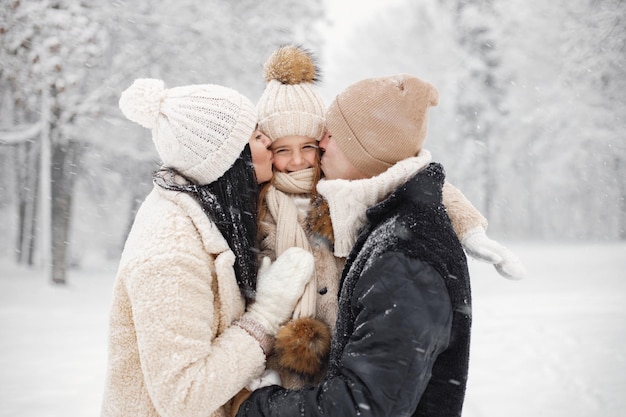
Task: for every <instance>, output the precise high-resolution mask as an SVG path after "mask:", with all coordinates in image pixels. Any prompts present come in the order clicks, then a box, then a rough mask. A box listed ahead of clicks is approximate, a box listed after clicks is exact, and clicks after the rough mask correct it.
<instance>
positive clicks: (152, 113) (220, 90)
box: [119, 79, 256, 185]
mask: <svg viewBox="0 0 626 417" xmlns="http://www.w3.org/2000/svg"><path fill="white" fill-rule="evenodd" d="M119 106H120V109H122V112H123V113H124V115H125V116H126V117H127V118H128V119H130V120H132V121H133V122H136V123H139V124H140V125H142V126H144V127H146V128H148V129H152V140H153V142H154V144H155V145H156V149H157V152H158V154H159V156H160V157H161V160H162V161H163V165H165V166H167V167H170V168H174V169H176V170H178V171H179V172H180V173H181V174H182V175H184V176H186V177H188V178H190V179H192V180H194V181H195V182H197V183H198V184H199V185H203V184H209V183H212V182H213V181H215V180H217V179H218V178H220V177H221V176H222V175H223V174H224V173H225V172H226V171H228V169H229V168H230V167H231V166H232V165H233V163H234V162H235V161H236V160H237V158H238V157H239V155H240V154H241V152H242V151H243V149H244V147H245V146H246V144H247V143H248V141H249V139H250V136H251V135H252V132H253V131H254V129H255V127H256V109H255V108H254V105H253V104H252V103H251V102H250V100H248V99H247V98H246V97H244V96H243V95H241V94H239V93H238V92H236V91H235V90H231V89H230V88H227V87H222V86H219V85H212V84H204V85H190V86H185V87H176V88H171V89H165V84H164V83H163V81H161V80H155V79H138V80H135V82H134V83H133V84H132V85H131V86H130V87H129V88H128V89H126V90H125V91H124V92H123V93H122V96H121V97H120V102H119Z"/></svg>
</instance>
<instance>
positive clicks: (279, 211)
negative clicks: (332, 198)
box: [266, 168, 317, 318]
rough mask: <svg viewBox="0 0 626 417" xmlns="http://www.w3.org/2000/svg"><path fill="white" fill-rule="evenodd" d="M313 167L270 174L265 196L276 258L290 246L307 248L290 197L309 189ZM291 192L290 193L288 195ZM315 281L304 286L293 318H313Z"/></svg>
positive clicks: (295, 209) (306, 192) (299, 221)
mask: <svg viewBox="0 0 626 417" xmlns="http://www.w3.org/2000/svg"><path fill="white" fill-rule="evenodd" d="M314 172H315V171H314V169H313V168H309V169H303V170H301V171H296V172H292V173H289V174H287V173H283V172H276V173H274V182H273V185H271V186H270V187H269V190H268V192H267V195H266V201H267V208H268V210H269V212H270V214H271V215H272V217H273V218H274V222H275V223H276V247H275V251H276V257H279V256H280V255H281V254H282V253H283V252H284V251H285V250H287V249H288V248H290V247H292V246H297V247H299V248H303V249H306V250H308V251H311V247H310V245H309V240H308V238H307V235H306V233H305V231H304V229H303V228H302V223H301V222H303V221H304V218H300V217H299V216H298V211H299V210H298V206H297V205H296V203H295V201H294V198H293V197H299V196H301V195H302V194H306V195H307V196H308V195H310V194H311V191H312V189H313V178H314ZM290 194H291V195H290ZM316 298H317V282H316V280H315V279H311V280H310V281H309V283H308V284H307V285H306V287H305V288H304V293H303V294H302V298H300V301H298V304H297V305H296V308H295V309H294V312H293V316H292V317H293V318H300V317H315V307H316Z"/></svg>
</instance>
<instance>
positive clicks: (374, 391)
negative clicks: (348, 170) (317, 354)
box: [237, 163, 471, 417]
mask: <svg viewBox="0 0 626 417" xmlns="http://www.w3.org/2000/svg"><path fill="white" fill-rule="evenodd" d="M444 177H445V174H444V171H443V168H442V167H441V165H439V164H435V163H433V164H430V165H429V166H428V167H426V168H425V169H424V170H422V171H420V172H419V173H417V174H416V175H415V176H414V177H413V178H412V179H410V180H409V181H407V183H405V184H404V185H402V186H400V187H399V188H398V189H396V190H395V191H394V193H393V194H392V195H391V196H390V197H389V198H388V199H386V200H385V201H383V202H381V203H379V204H377V205H375V206H373V207H370V209H369V210H368V212H367V216H368V224H367V225H366V226H365V227H364V229H363V230H362V231H361V234H360V236H359V239H358V241H357V242H356V244H355V246H354V248H353V250H352V252H351V254H350V256H349V257H348V259H347V261H346V266H345V268H344V271H343V276H342V283H341V290H340V295H339V314H338V319H337V327H336V331H335V334H334V335H333V342H332V347H331V353H330V355H331V356H330V365H329V371H328V375H327V377H326V379H325V380H324V381H323V382H322V383H321V384H320V385H318V386H316V387H309V388H303V389H301V390H297V391H290V390H286V389H283V388H281V387H278V386H272V387H267V388H263V389H260V390H257V391H255V392H254V393H252V395H251V396H250V398H249V399H248V400H247V401H246V402H244V404H243V405H242V406H241V408H240V409H239V412H238V414H237V416H238V417H251V416H275V417H279V416H284V417H294V416H315V417H322V416H360V417H369V416H371V417H384V416H429V417H433V416H445V417H455V416H460V415H461V411H462V406H463V400H464V396H465V387H466V382H467V374H468V361H469V342H470V327H471V296H470V285H469V273H468V270H467V261H466V258H465V254H464V252H463V249H462V247H461V245H460V243H459V241H458V239H457V237H456V235H455V233H454V231H453V229H452V225H451V223H450V220H449V218H448V216H447V213H446V211H445V208H444V206H443V205H442V203H441V187H442V186H443V181H444Z"/></svg>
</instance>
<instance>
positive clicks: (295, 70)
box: [249, 46, 524, 389]
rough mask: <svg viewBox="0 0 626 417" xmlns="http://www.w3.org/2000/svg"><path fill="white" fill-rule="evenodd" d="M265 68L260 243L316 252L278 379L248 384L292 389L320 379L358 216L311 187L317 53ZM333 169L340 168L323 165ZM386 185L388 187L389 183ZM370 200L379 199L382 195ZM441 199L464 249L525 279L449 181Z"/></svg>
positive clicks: (284, 53)
mask: <svg viewBox="0 0 626 417" xmlns="http://www.w3.org/2000/svg"><path fill="white" fill-rule="evenodd" d="M264 71H265V79H266V82H267V86H266V89H265V91H264V92H263V94H262V96H261V98H260V99H259V102H258V104H257V110H258V113H259V130H261V131H262V132H263V133H265V134H267V135H268V136H269V138H270V139H271V141H272V144H271V146H270V149H271V150H272V152H273V154H274V160H273V165H274V171H275V173H274V176H273V178H272V180H271V181H270V182H269V183H267V184H266V185H265V186H264V188H263V189H262V191H261V193H260V207H259V212H260V215H259V220H260V236H259V237H260V239H261V244H260V249H261V251H262V253H263V254H264V255H268V256H270V257H271V258H272V259H273V258H275V257H276V256H278V255H280V254H281V253H282V252H283V251H284V250H285V249H286V248H288V247H291V246H298V247H301V248H304V249H306V250H309V251H311V252H312V253H313V255H314V259H315V272H314V275H313V278H312V279H311V281H309V283H308V284H307V286H306V288H305V292H304V294H303V297H302V299H301V300H300V301H299V302H298V305H297V307H296V310H295V311H294V314H293V320H291V321H290V322H288V323H287V324H286V325H284V326H283V327H282V328H281V329H280V330H279V332H278V334H277V338H276V343H275V346H274V353H273V354H272V355H271V356H270V358H268V366H269V368H272V369H276V370H277V371H278V373H279V375H280V378H278V377H277V376H276V375H275V374H273V373H272V372H266V375H265V376H264V377H263V378H261V379H259V380H255V381H254V382H253V383H252V384H251V385H250V386H249V388H251V389H254V388H258V387H260V386H264V385H267V384H270V383H280V384H281V385H283V386H284V387H286V388H291V389H294V388H300V387H302V386H305V385H315V384H316V383H318V382H319V381H321V380H322V378H323V377H324V374H325V369H326V365H327V356H328V353H329V349H330V348H329V346H330V334H332V332H333V331H334V328H335V322H336V317H337V296H338V291H339V280H340V275H341V270H342V268H343V264H344V262H345V257H346V256H347V255H348V254H349V251H350V249H351V247H352V245H353V243H354V240H355V239H356V236H347V235H349V234H350V233H352V231H353V230H354V228H352V227H351V226H352V225H353V224H354V223H355V222H359V221H361V220H362V219H357V218H351V217H350V215H347V216H346V218H345V219H343V220H345V221H344V222H341V223H339V222H336V223H335V224H333V223H331V221H330V214H329V207H328V205H327V203H326V200H325V199H324V198H323V197H322V196H321V195H320V194H319V193H318V191H317V189H316V186H317V184H318V182H319V180H320V177H321V167H320V149H319V142H320V140H322V139H323V138H324V137H325V135H326V129H325V113H326V106H325V105H324V102H323V99H322V98H321V95H320V94H319V92H318V91H317V88H316V86H315V82H316V81H317V80H318V74H319V70H318V68H317V66H316V64H315V59H314V57H313V56H312V55H311V53H310V52H308V51H307V50H305V49H302V48H300V47H296V46H283V47H281V48H279V49H277V50H276V51H275V52H274V53H273V54H272V55H271V56H270V58H269V59H268V60H267V62H266V63H265V66H264ZM326 136H327V135H326ZM411 163H412V161H409V162H407V163H405V164H404V165H403V164H400V165H398V166H397V167H394V168H393V169H390V170H389V172H383V173H381V174H380V175H381V182H385V183H388V184H396V183H399V182H402V181H405V180H407V179H408V177H409V176H410V175H413V171H412V169H411V167H410V166H409V165H410V164H411ZM332 168H336V169H341V167H340V166H338V167H325V170H327V169H328V170H332ZM343 178H349V177H346V176H344V177H343ZM387 188H389V192H391V190H393V187H392V186H390V187H387ZM384 189H385V188H384V187H383V188H381V190H379V192H384ZM366 192H367V191H366ZM371 198H372V200H373V201H374V200H380V199H381V196H380V195H372V196H371ZM444 205H445V206H446V209H447V211H448V214H449V216H450V219H451V221H452V224H453V226H454V229H455V232H456V233H457V235H458V236H459V239H460V241H461V243H462V244H463V247H464V249H465V250H466V252H467V253H469V254H470V255H472V256H473V257H475V258H477V259H480V260H483V261H487V262H489V263H492V264H494V265H495V266H496V268H497V270H498V272H500V274H502V275H503V276H505V277H507V278H514V279H517V278H521V277H522V275H523V274H524V271H523V267H522V266H521V264H520V263H519V261H518V260H517V259H516V258H515V256H514V255H513V254H512V253H511V252H510V251H508V250H507V249H506V248H504V247H503V246H502V245H500V244H499V243H497V242H495V241H493V240H491V239H489V238H488V237H487V235H486V233H485V230H486V227H487V221H486V219H485V218H484V217H483V216H482V215H481V214H480V212H478V211H477V210H476V208H475V207H474V206H473V205H472V204H471V203H470V202H469V201H468V200H467V199H466V198H465V196H464V195H463V194H462V193H461V192H460V190H458V189H457V188H455V187H454V186H452V185H451V184H449V183H446V184H445V186H444ZM355 214H357V213H355ZM361 214H363V213H359V215H361ZM335 229H336V230H335ZM344 230H345V231H344ZM336 235H338V236H339V240H336V239H335V236H336Z"/></svg>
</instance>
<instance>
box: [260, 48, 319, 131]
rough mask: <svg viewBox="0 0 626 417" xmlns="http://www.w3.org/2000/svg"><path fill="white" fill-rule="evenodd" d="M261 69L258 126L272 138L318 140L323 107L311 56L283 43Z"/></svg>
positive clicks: (313, 59)
mask: <svg viewBox="0 0 626 417" xmlns="http://www.w3.org/2000/svg"><path fill="white" fill-rule="evenodd" d="M264 71H265V81H266V82H267V86H266V87H265V91H263V94H262V95H261V98H260V99H259V102H258V103H257V110H258V113H259V129H260V130H261V131H262V132H263V133H265V134H266V135H268V136H269V137H270V139H271V140H272V141H275V140H276V139H280V138H282V137H285V136H306V137H309V138H314V139H316V140H318V141H319V140H321V139H322V136H323V135H324V113H325V112H326V106H325V105H324V100H323V99H322V96H321V94H320V93H319V92H318V91H317V88H316V86H315V84H314V83H315V82H316V81H317V80H318V78H317V77H318V73H319V69H318V68H317V66H316V65H315V58H314V57H313V55H312V54H311V53H310V52H309V51H307V50H305V49H302V48H300V47H298V46H291V45H287V46H282V47H280V48H278V49H277V50H276V51H274V53H273V54H272V55H271V56H270V57H269V58H268V59H267V61H266V62H265V66H264Z"/></svg>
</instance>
